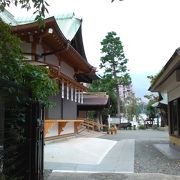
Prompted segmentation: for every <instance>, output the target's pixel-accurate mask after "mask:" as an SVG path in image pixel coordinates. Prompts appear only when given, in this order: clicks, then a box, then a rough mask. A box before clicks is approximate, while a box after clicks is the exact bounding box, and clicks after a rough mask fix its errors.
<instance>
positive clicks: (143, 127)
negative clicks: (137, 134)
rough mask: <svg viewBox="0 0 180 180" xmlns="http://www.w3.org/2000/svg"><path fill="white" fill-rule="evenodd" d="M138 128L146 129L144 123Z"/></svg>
mask: <svg viewBox="0 0 180 180" xmlns="http://www.w3.org/2000/svg"><path fill="white" fill-rule="evenodd" d="M138 128H139V129H146V128H145V126H144V125H140V126H139V127H138Z"/></svg>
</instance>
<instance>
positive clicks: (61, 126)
mask: <svg viewBox="0 0 180 180" xmlns="http://www.w3.org/2000/svg"><path fill="white" fill-rule="evenodd" d="M16 23H17V24H14V25H13V26H12V31H13V33H14V34H15V35H16V36H18V37H19V38H20V39H21V40H22V51H23V54H24V56H25V60H26V61H27V62H28V63H31V64H33V65H39V66H45V67H47V68H49V72H50V76H51V77H52V78H55V79H56V80H57V81H58V84H59V94H58V95H56V96H54V97H50V100H51V102H53V103H54V104H55V106H54V107H52V108H47V109H46V113H45V119H46V120H45V135H47V134H48V133H50V129H51V130H53V133H50V134H51V135H50V136H59V135H61V134H63V133H64V134H66V131H67V132H68V133H76V132H77V131H78V125H79V124H80V123H81V122H82V120H77V104H83V102H84V97H83V94H84V92H85V91H86V90H87V87H86V84H88V83H92V81H93V80H95V79H97V78H98V77H97V75H96V68H94V67H93V66H92V65H90V64H89V63H88V61H87V59H86V55H85V51H84V46H83V41H82V20H81V19H78V18H76V17H75V15H74V13H72V14H68V15H62V16H56V17H49V18H47V19H45V20H44V25H45V26H44V28H43V29H40V28H39V24H37V23H36V22H33V19H32V18H31V19H28V18H19V19H17V20H16ZM65 129H67V130H65ZM70 129H71V130H70Z"/></svg>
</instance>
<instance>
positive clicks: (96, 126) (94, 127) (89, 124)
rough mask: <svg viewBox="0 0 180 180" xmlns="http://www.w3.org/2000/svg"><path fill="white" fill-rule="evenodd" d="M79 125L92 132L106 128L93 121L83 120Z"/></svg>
mask: <svg viewBox="0 0 180 180" xmlns="http://www.w3.org/2000/svg"><path fill="white" fill-rule="evenodd" d="M81 125H82V126H85V127H86V128H87V129H92V130H99V129H101V128H104V127H108V126H107V125H104V124H100V123H97V122H95V121H93V120H84V121H83V122H82V123H81Z"/></svg>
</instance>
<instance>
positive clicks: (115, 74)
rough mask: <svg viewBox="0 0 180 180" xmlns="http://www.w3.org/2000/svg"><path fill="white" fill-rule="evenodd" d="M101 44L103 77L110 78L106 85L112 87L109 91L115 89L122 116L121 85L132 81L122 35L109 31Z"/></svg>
mask: <svg viewBox="0 0 180 180" xmlns="http://www.w3.org/2000/svg"><path fill="white" fill-rule="evenodd" d="M101 45H102V48H101V53H102V57H101V63H100V68H101V69H103V70H104V75H103V78H104V79H106V80H108V81H106V83H105V86H108V87H110V89H109V91H111V92H112V91H114V92H115V94H116V99H117V114H118V116H119V117H120V111H121V109H120V108H121V102H120V95H119V85H129V84H130V83H131V78H130V75H129V73H128V69H127V62H128V60H127V59H126V58H125V55H124V50H123V45H122V43H121V40H120V37H118V36H117V34H116V33H115V32H113V31H112V32H108V33H107V35H106V36H105V38H104V39H103V40H102V42H101Z"/></svg>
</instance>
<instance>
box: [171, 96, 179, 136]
mask: <svg viewBox="0 0 180 180" xmlns="http://www.w3.org/2000/svg"><path fill="white" fill-rule="evenodd" d="M179 109H180V98H179V99H175V100H173V101H171V102H170V132H171V134H172V135H176V136H179V135H180V119H179V118H180V112H179V111H178V110H179Z"/></svg>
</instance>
